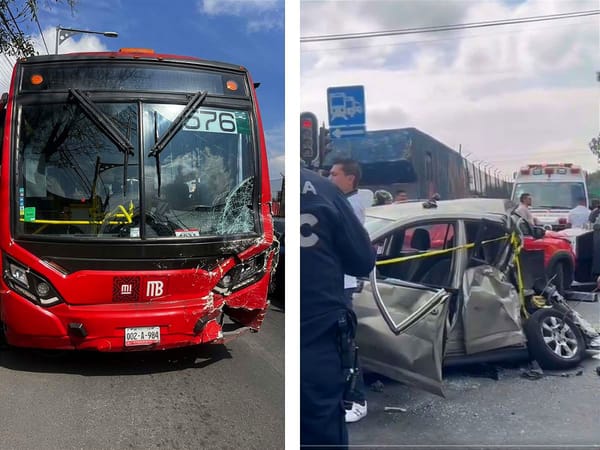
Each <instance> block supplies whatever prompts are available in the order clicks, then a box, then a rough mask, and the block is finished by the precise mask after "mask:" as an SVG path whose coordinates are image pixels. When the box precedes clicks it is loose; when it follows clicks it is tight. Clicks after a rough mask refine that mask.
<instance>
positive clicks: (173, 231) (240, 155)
mask: <svg viewBox="0 0 600 450" xmlns="http://www.w3.org/2000/svg"><path fill="white" fill-rule="evenodd" d="M183 109H184V106H183V105H164V104H154V105H148V104H147V105H144V109H143V117H144V147H145V148H144V154H145V156H146V158H145V167H144V169H145V173H146V186H145V188H146V189H145V190H146V205H147V221H146V229H145V231H146V233H147V235H148V236H152V235H154V234H157V235H158V236H167V235H171V236H177V237H194V236H201V235H220V236H222V235H231V234H240V233H249V232H252V231H254V229H255V223H254V212H253V208H252V198H253V197H252V194H253V191H254V176H253V174H254V158H253V152H252V139H251V133H250V120H249V114H248V112H247V111H238V110H231V109H219V108H209V107H199V108H197V109H195V111H194V112H193V114H192V115H191V116H190V118H189V119H188V120H187V121H186V122H185V123H184V124H183V126H182V127H181V128H180V129H179V131H177V133H176V134H175V136H174V137H173V138H172V139H171V140H170V141H169V143H168V144H167V145H166V146H165V147H164V148H163V149H162V150H161V151H160V155H158V154H154V153H152V149H153V146H154V144H155V143H156V142H157V141H159V140H160V139H161V137H162V136H164V135H165V133H167V132H168V131H169V129H170V127H171V124H172V123H173V121H174V120H175V119H176V118H177V116H178V115H179V114H180V113H181V111H182V110H183ZM155 223H161V224H163V225H164V226H163V227H162V228H161V232H162V233H164V234H161V232H158V231H157V229H156V227H155V225H154V224H155Z"/></svg>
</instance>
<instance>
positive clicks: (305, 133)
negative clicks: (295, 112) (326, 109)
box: [300, 112, 319, 166]
mask: <svg viewBox="0 0 600 450" xmlns="http://www.w3.org/2000/svg"><path fill="white" fill-rule="evenodd" d="M318 126H319V124H318V123H317V116H315V115H314V114H313V113H311V112H303V113H302V114H300V158H301V159H302V160H303V161H304V162H305V163H306V164H307V165H308V166H310V165H311V163H312V161H314V160H315V159H316V158H317V157H318V156H319V147H318V145H319V143H318V141H317V128H318Z"/></svg>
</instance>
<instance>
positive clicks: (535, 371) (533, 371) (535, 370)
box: [521, 359, 544, 380]
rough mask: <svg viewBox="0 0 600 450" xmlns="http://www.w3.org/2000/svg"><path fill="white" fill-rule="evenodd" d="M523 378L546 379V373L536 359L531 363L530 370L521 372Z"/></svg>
mask: <svg viewBox="0 0 600 450" xmlns="http://www.w3.org/2000/svg"><path fill="white" fill-rule="evenodd" d="M521 377H522V378H527V379H528V380H539V379H540V378H543V377H544V371H543V370H542V368H541V367H540V365H539V364H538V362H537V361H536V360H535V359H534V360H533V361H531V362H530V363H529V368H528V369H526V370H522V371H521Z"/></svg>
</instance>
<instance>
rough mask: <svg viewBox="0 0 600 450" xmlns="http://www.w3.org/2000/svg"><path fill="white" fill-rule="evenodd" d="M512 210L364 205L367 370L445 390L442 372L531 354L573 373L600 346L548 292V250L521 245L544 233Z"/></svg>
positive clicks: (453, 203) (487, 205)
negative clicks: (372, 258) (368, 246)
mask: <svg viewBox="0 0 600 450" xmlns="http://www.w3.org/2000/svg"><path fill="white" fill-rule="evenodd" d="M510 206H511V205H510V204H509V203H508V202H505V201H503V200H499V199H461V200H449V201H439V202H435V201H434V202H426V203H404V204H394V205H385V206H378V207H373V208H369V209H367V212H366V215H367V219H366V222H365V227H366V228H367V231H368V232H369V234H370V237H371V241H372V243H373V245H374V246H375V248H376V251H377V265H376V269H375V270H374V271H373V272H372V273H371V276H370V279H368V280H366V279H365V280H363V282H362V283H361V286H359V288H358V289H357V293H356V294H355V295H354V310H355V312H356V314H357V317H358V330H357V343H358V347H359V349H360V358H361V361H362V366H363V368H364V369H365V370H367V371H371V372H377V373H380V374H383V375H385V376H387V377H389V378H391V379H395V380H397V381H401V382H404V383H407V384H411V385H414V386H416V387H419V388H423V389H426V390H428V391H430V392H433V393H436V394H443V392H442V367H444V366H448V365H452V364H460V363H467V362H492V361H500V360H503V359H508V358H510V359H513V358H518V357H524V358H529V357H531V358H534V359H536V360H537V361H538V362H539V363H540V365H541V366H542V367H543V368H567V367H571V366H573V365H576V364H577V363H579V362H580V361H581V359H582V358H583V357H584V356H585V354H586V349H588V348H593V347H594V346H598V345H600V342H599V341H600V338H599V337H598V333H597V332H596V331H595V330H594V329H593V328H592V327H591V326H590V325H589V324H588V323H587V322H585V320H584V319H583V318H582V317H581V316H579V315H578V314H577V313H576V312H575V311H574V310H572V309H571V308H570V307H569V306H568V304H567V303H566V302H565V301H564V299H563V298H562V297H560V295H559V294H558V293H557V292H556V291H555V290H553V291H552V290H551V289H550V291H549V290H548V288H549V287H552V285H551V284H548V280H546V279H545V272H544V263H543V254H542V253H541V252H525V251H523V250H522V248H521V245H520V242H521V237H522V234H523V233H525V234H530V235H533V236H534V237H537V238H540V237H542V236H543V235H544V230H542V229H539V228H537V227H535V228H534V229H532V228H531V227H529V225H528V224H527V222H525V221H523V219H521V218H519V217H518V216H517V215H515V214H513V213H511V208H510ZM540 281H541V284H540ZM534 285H535V286H536V288H537V291H535V290H534V289H533V288H534ZM540 286H541V287H540ZM542 291H543V292H542ZM548 292H550V294H548Z"/></svg>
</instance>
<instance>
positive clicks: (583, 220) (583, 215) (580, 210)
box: [569, 197, 590, 228]
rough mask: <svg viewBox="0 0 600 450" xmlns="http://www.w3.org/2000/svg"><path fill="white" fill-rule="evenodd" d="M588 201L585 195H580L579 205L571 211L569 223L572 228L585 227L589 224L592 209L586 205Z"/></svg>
mask: <svg viewBox="0 0 600 450" xmlns="http://www.w3.org/2000/svg"><path fill="white" fill-rule="evenodd" d="M586 203H587V200H586V199H585V197H579V198H578V199H577V206H576V207H575V208H573V209H572V210H571V211H569V223H570V224H571V227H572V228H584V227H585V226H586V225H587V224H588V221H589V218H590V210H589V209H588V207H587V206H585V204H586Z"/></svg>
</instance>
